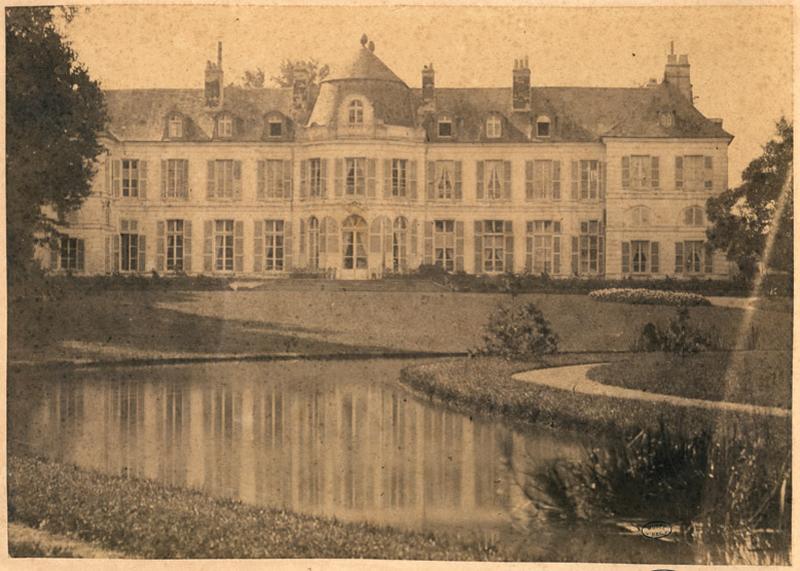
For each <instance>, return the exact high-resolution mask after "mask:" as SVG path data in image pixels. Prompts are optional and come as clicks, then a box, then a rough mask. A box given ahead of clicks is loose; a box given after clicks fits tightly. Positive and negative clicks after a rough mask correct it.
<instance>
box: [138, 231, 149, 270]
mask: <svg viewBox="0 0 800 571" xmlns="http://www.w3.org/2000/svg"><path fill="white" fill-rule="evenodd" d="M138 268H139V271H140V272H146V271H147V236H145V235H144V234H139V265H138Z"/></svg>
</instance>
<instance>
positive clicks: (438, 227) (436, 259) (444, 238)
mask: <svg viewBox="0 0 800 571" xmlns="http://www.w3.org/2000/svg"><path fill="white" fill-rule="evenodd" d="M433 263H434V264H436V265H437V266H439V267H440V268H442V269H444V270H445V271H448V272H452V271H453V270H455V267H456V223H455V221H454V220H434V221H433Z"/></svg>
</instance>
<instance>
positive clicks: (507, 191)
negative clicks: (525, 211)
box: [503, 161, 511, 200]
mask: <svg viewBox="0 0 800 571" xmlns="http://www.w3.org/2000/svg"><path fill="white" fill-rule="evenodd" d="M503 173H504V177H503V198H505V199H506V200H511V161H503Z"/></svg>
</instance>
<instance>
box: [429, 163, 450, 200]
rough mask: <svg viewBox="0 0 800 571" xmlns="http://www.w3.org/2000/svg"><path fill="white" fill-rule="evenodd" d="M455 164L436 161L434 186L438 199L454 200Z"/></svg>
mask: <svg viewBox="0 0 800 571" xmlns="http://www.w3.org/2000/svg"><path fill="white" fill-rule="evenodd" d="M454 173H455V162H453V161H436V176H435V178H434V185H435V190H436V198H440V199H447V198H453V196H454V190H455V174H454Z"/></svg>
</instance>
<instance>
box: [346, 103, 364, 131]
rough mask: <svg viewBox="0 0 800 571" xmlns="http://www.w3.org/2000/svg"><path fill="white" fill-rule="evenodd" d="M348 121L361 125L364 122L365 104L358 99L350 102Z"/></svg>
mask: <svg viewBox="0 0 800 571" xmlns="http://www.w3.org/2000/svg"><path fill="white" fill-rule="evenodd" d="M348 122H349V123H350V124H351V125H361V124H363V123H364V104H363V103H362V102H361V101H359V100H358V99H354V100H353V101H351V102H350V107H349V108H348Z"/></svg>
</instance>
